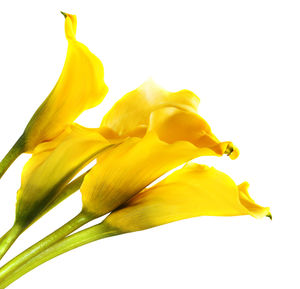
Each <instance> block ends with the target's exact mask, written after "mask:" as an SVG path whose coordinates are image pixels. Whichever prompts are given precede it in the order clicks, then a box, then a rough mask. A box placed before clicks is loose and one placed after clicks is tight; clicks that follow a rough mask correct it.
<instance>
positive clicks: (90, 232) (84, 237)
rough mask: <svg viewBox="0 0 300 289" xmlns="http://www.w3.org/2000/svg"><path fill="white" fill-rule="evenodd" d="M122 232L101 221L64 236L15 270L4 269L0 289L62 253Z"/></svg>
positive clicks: (0, 279)
mask: <svg viewBox="0 0 300 289" xmlns="http://www.w3.org/2000/svg"><path fill="white" fill-rule="evenodd" d="M122 233H123V232H121V231H120V230H118V229H116V228H113V227H111V226H109V225H108V224H106V223H105V222H102V223H101V224H98V225H95V226H93V227H90V228H88V229H85V230H82V231H80V232H78V233H75V234H73V235H71V236H69V237H66V238H65V239H63V240H61V241H59V242H57V243H55V244H54V245H52V246H51V247H49V248H48V249H46V250H44V251H43V252H41V253H40V254H39V255H36V256H35V257H33V258H32V259H30V260H29V261H28V262H27V263H26V264H24V265H23V266H20V267H18V268H17V269H16V270H12V269H11V268H9V269H8V270H6V272H5V273H6V274H5V275H4V276H3V277H2V276H1V278H0V281H1V282H0V289H4V288H6V287H7V286H8V285H9V284H11V283H12V282H14V281H15V280H17V279H19V278H20V277H22V276H23V275H25V274H26V273H27V272H29V271H31V270H33V269H34V268H36V267H37V266H39V265H41V264H43V263H45V262H47V261H49V260H50V259H53V258H55V257H57V256H59V255H61V254H63V253H66V252H68V251H70V250H73V249H75V248H77V247H80V246H83V245H85V244H88V243H91V242H94V241H96V240H100V239H104V238H107V237H111V236H116V235H120V234H122ZM2 270H3V269H1V272H2Z"/></svg>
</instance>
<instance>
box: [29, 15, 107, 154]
mask: <svg viewBox="0 0 300 289" xmlns="http://www.w3.org/2000/svg"><path fill="white" fill-rule="evenodd" d="M64 15H65V16H66V18H65V32H66V38H67V40H68V52H67V57H66V61H65V64H64V67H63V71H62V73H61V75H60V78H59V80H58V82H57V83H56V85H55V87H54V89H53V90H52V92H51V93H50V95H49V96H48V97H47V99H46V100H45V101H44V102H43V104H42V105H41V106H40V107H39V108H38V110H37V111H36V112H35V114H34V115H33V117H32V119H31V120H30V122H29V124H28V125H27V127H26V129H25V132H24V135H25V136H24V137H25V151H26V152H32V151H33V149H34V148H35V147H36V146H37V145H38V144H39V143H41V142H44V141H49V140H51V139H53V138H55V137H56V136H58V135H59V134H60V133H62V131H63V130H64V129H65V128H66V127H67V126H68V125H69V124H71V123H72V122H73V121H74V120H75V119H76V118H77V117H78V116H79V115H80V114H81V113H82V112H83V111H85V110H87V109H89V108H92V107H95V106H96V105H98V104H99V103H100V102H101V101H102V100H103V98H104V96H105V95H106V94H107V91H108V88H107V86H106V84H105V83H104V70H103V65H102V63H101V61H100V60H99V59H98V58H97V57H96V56H95V55H94V54H93V53H91V52H90V50H89V49H88V48H87V47H86V46H85V45H84V44H82V43H80V42H78V41H77V40H76V38H75V33H76V24H77V21H76V16H75V15H70V14H64Z"/></svg>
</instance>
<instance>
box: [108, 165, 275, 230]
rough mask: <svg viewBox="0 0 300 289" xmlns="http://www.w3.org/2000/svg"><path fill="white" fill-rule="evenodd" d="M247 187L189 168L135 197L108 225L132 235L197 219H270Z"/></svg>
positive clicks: (207, 170) (201, 168) (199, 167)
mask: <svg viewBox="0 0 300 289" xmlns="http://www.w3.org/2000/svg"><path fill="white" fill-rule="evenodd" d="M248 187H249V184H248V183H246V182H245V183H242V184H240V185H238V186H237V185H236V184H235V183H234V181H233V180H232V179H231V178H230V177H229V176H227V175H226V174H224V173H222V172H220V171H218V170H216V169H214V168H209V167H207V166H203V165H198V164H195V163H193V164H188V165H186V166H184V167H183V168H182V169H180V170H177V171H175V172H174V173H172V174H171V175H169V176H168V177H167V178H166V179H164V180H163V181H161V182H159V183H158V184H156V185H154V186H153V187H150V188H147V189H144V190H143V191H142V192H140V193H138V194H137V195H135V196H134V197H133V198H132V199H130V200H129V201H128V202H127V203H126V204H123V205H122V207H121V208H120V209H118V210H116V211H114V212H113V213H111V214H110V215H109V216H108V217H107V218H106V220H105V223H107V224H108V225H109V226H111V227H114V228H117V229H118V230H120V231H121V232H133V231H139V230H145V229H148V228H151V227H156V226H160V225H163V224H167V223H170V222H174V221H179V220H182V219H187V218H192V217H197V216H241V215H250V216H253V217H255V218H262V217H265V216H269V217H270V216H271V214H270V209H269V208H266V207H261V206H259V205H257V204H256V203H255V202H254V200H252V199H251V197H250V196H249V193H248Z"/></svg>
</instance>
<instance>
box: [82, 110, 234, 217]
mask: <svg viewBox="0 0 300 289" xmlns="http://www.w3.org/2000/svg"><path fill="white" fill-rule="evenodd" d="M174 122H175V123H177V124H178V126H177V127H176V129H174ZM192 134H194V135H195V136H191V135H192ZM229 146H232V144H231V143H230V142H225V143H220V142H219V141H218V140H217V138H216V137H215V136H213V135H212V133H211V131H210V128H209V126H208V124H207V123H206V122H205V121H204V120H203V119H202V118H201V117H199V116H198V115H197V114H196V113H192V112H186V111H182V110H180V109H177V108H162V109H159V110H156V111H155V112H153V113H152V114H151V120H150V124H149V128H148V131H147V133H146V135H145V136H144V137H143V138H129V139H127V140H125V141H124V142H123V143H122V144H120V145H118V146H117V147H115V148H114V149H113V150H110V151H109V153H103V154H101V155H100V156H99V158H98V164H97V165H96V166H95V167H94V168H93V169H92V170H91V172H90V173H88V174H87V176H86V177H85V180H84V182H83V184H82V187H81V193H82V201H83V208H84V210H86V211H88V212H91V213H93V214H97V215H99V216H101V215H104V214H106V213H108V212H110V211H111V210H113V209H115V208H117V207H118V206H120V205H121V204H122V203H124V202H125V201H127V200H128V199H129V198H131V197H132V196H133V195H134V194H136V193H138V192H139V191H141V190H142V189H143V188H145V187H146V186H147V185H149V184H150V183H152V182H153V181H154V180H155V179H157V178H158V177H160V176H161V175H163V174H164V173H166V172H168V171H169V170H171V169H173V168H175V167H177V166H179V165H181V164H183V163H185V162H186V161H189V160H191V159H194V158H196V157H199V156H204V155H217V156H221V155H222V154H224V153H225V151H226V150H227V148H228V147H229Z"/></svg>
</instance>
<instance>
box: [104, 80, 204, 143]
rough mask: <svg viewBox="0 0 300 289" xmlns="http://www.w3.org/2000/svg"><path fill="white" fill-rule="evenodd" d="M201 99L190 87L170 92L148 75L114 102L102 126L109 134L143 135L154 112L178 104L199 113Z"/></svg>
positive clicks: (181, 107)
mask: <svg viewBox="0 0 300 289" xmlns="http://www.w3.org/2000/svg"><path fill="white" fill-rule="evenodd" d="M199 102H200V100H199V98H198V96H197V95H195V94H194V93H193V92H191V91H189V90H186V89H183V90H180V91H177V92H169V91H167V90H165V89H163V88H162V87H160V86H159V85H157V84H156V83H155V82H154V81H153V80H152V79H149V80H148V81H146V82H145V83H143V84H142V85H141V86H140V87H138V88H137V89H135V90H133V91H131V92H129V93H127V94H126V95H124V96H123V97H122V98H121V99H120V100H119V101H117V102H116V103H115V105H114V106H113V107H112V109H111V110H110V111H109V112H108V113H107V114H106V115H105V116H104V117H103V120H102V122H101V126H100V129H101V132H102V134H103V135H104V136H106V137H107V138H113V137H115V138H116V137H126V136H137V137H142V136H144V134H145V133H146V131H147V128H148V125H149V120H150V114H151V112H153V111H155V110H157V109H160V108H164V107H175V108H178V109H181V110H185V111H190V112H195V113H196V112H197V108H198V105H199Z"/></svg>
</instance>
